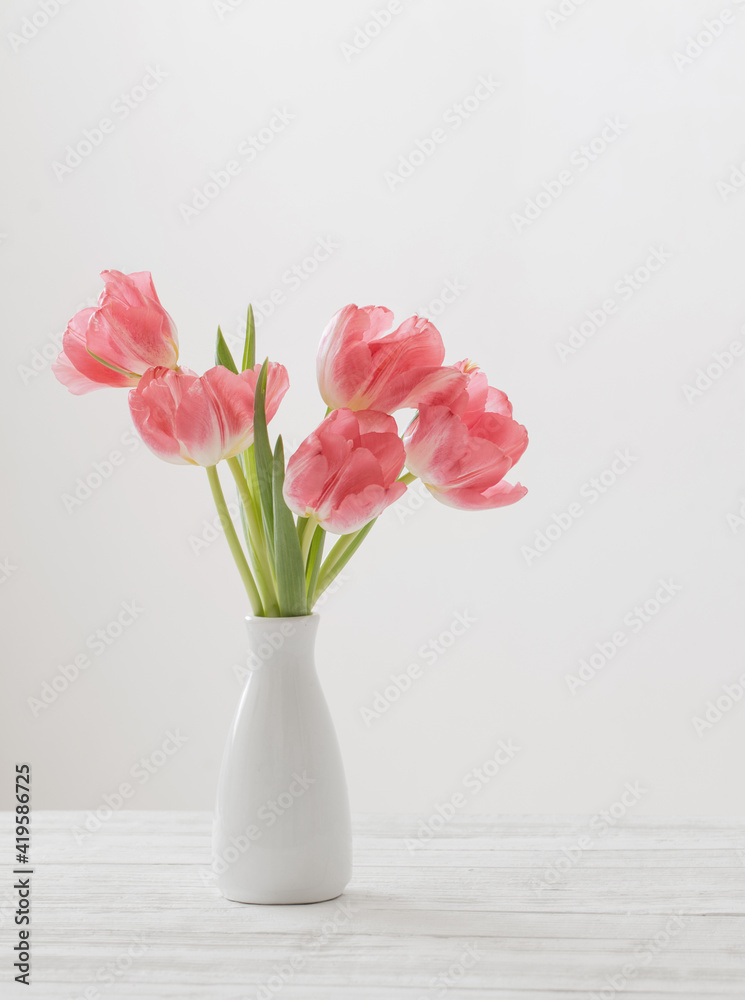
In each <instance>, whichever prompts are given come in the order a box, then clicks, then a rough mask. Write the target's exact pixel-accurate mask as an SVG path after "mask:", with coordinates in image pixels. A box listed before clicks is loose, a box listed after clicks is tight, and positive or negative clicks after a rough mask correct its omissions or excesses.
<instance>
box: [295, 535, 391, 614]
mask: <svg viewBox="0 0 745 1000" xmlns="http://www.w3.org/2000/svg"><path fill="white" fill-rule="evenodd" d="M376 521H377V518H373V520H372V521H368V523H367V524H366V525H365V526H364V528H360V530H359V531H353V532H352V533H351V534H349V535H342V536H341V538H340V539H339V540H338V542H337V543H336V545H334V547H333V548H332V549H331V551H330V552H329V554H328V556H327V558H326V560H325V561H324V563H323V566H321V572H320V573H319V574H318V583H317V584H316V589H315V593H314V594H313V595H312V601H311V606H312V604H314V603H315V602H316V601H317V600H318V598H319V597H320V596H321V594H322V593H323V592H324V590H326V588H327V587H328V586H329V585H330V584H332V583H333V582H334V580H335V579H336V577H337V576H338V575H339V573H341V571H342V570H343V569H344V567H345V566H346V565H347V563H348V562H349V560H350V559H351V558H352V556H353V555H354V553H355V552H356V551H357V549H358V548H359V547H360V545H361V544H362V543H363V542H364V540H365V539H366V538H367V536H368V534H369V533H370V531H371V530H372V526H373V525H374V524H375V522H376Z"/></svg>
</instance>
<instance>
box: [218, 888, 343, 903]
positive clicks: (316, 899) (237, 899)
mask: <svg viewBox="0 0 745 1000" xmlns="http://www.w3.org/2000/svg"><path fill="white" fill-rule="evenodd" d="M220 892H221V893H222V895H223V897H224V898H225V899H229V900H230V902H231V903H243V904H245V905H249V906H308V905H310V904H312V903H326V902H328V901H329V900H331V899H338V898H339V897H340V896H342V895H343V894H344V890H343V889H341V890H340V891H339V892H335V891H334V892H331V893H321V894H320V895H318V896H315V895H314V896H313V898H311V899H307V898H301V899H298V898H297V896H296V895H295V894H291V893H287V894H286V895H280V894H277V895H275V896H273V897H272V898H269V897H268V896H266V897H264V898H263V899H257V898H256V897H254V898H252V899H245V898H242V897H245V896H248V895H251V894H250V893H242V892H235V893H229V892H224V891H223V890H222V889H221V890H220Z"/></svg>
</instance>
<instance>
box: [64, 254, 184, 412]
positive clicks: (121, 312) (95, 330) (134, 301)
mask: <svg viewBox="0 0 745 1000" xmlns="http://www.w3.org/2000/svg"><path fill="white" fill-rule="evenodd" d="M101 277H102V278H103V280H104V290H103V291H102V292H101V295H100V296H99V299H98V305H97V306H95V307H94V308H92V309H82V310H81V311H80V312H79V313H76V314H75V315H74V316H73V318H72V319H71V320H70V322H69V323H68V326H67V330H66V331H65V335H64V337H63V338H62V347H63V350H62V353H61V354H60V356H59V357H58V359H57V361H56V362H55V364H54V365H52V371H53V372H54V374H55V375H56V377H57V378H58V379H59V381H60V382H62V384H63V385H66V386H67V388H68V389H69V390H70V392H73V393H75V395H78V396H79V395H82V394H83V393H86V392H92V391H93V390H94V389H102V388H103V387H104V386H106V385H108V386H134V385H137V382H138V380H139V376H140V375H143V374H144V373H145V372H146V371H147V369H148V368H154V367H165V368H173V369H175V368H176V366H177V365H178V340H177V335H176V327H175V325H174V323H173V320H172V319H171V317H170V316H169V315H168V313H167V312H166V311H165V309H164V308H163V306H162V305H161V304H160V300H159V299H158V295H157V292H156V291H155V288H154V287H153V280H152V278H151V277H150V272H149V271H138V272H136V273H135V274H122V273H121V271H102V272H101ZM97 359H100V360H97Z"/></svg>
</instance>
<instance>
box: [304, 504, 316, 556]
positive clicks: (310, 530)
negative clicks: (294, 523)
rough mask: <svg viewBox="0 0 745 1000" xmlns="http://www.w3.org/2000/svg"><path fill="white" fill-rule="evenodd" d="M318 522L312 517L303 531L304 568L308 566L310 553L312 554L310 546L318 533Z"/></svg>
mask: <svg viewBox="0 0 745 1000" xmlns="http://www.w3.org/2000/svg"><path fill="white" fill-rule="evenodd" d="M317 524H318V521H316V519H315V518H314V517H313V515H312V514H311V516H310V517H309V518H308V519H307V521H306V523H305V527H304V529H303V537H302V539H301V552H302V554H303V566H307V565H308V553H309V552H310V544H311V542H312V541H313V535H314V534H315V531H316V525H317Z"/></svg>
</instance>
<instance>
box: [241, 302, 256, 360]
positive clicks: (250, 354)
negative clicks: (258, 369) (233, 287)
mask: <svg viewBox="0 0 745 1000" xmlns="http://www.w3.org/2000/svg"><path fill="white" fill-rule="evenodd" d="M255 364H256V324H255V323H254V311H253V306H250V305H249V307H248V315H247V317H246V342H245V345H244V347H243V363H242V365H241V370H242V371H245V370H246V369H247V368H253V366H254V365H255Z"/></svg>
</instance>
